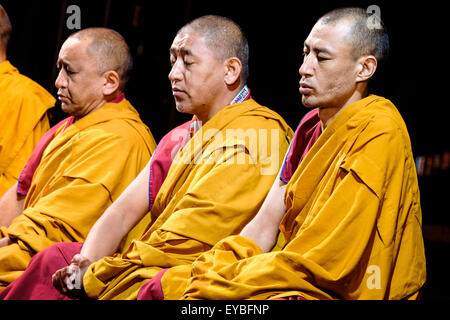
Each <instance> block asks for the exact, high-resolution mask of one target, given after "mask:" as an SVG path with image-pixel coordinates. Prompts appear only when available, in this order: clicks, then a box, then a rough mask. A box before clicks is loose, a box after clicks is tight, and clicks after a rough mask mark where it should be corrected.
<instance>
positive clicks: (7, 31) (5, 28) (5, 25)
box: [0, 5, 12, 51]
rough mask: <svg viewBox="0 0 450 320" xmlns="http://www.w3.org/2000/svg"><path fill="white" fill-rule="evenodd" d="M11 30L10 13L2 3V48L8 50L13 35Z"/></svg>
mask: <svg viewBox="0 0 450 320" xmlns="http://www.w3.org/2000/svg"><path fill="white" fill-rule="evenodd" d="M11 31H12V27H11V22H10V21H9V17H8V14H7V13H6V11H5V9H3V7H2V5H0V50H3V51H6V48H7V47H8V43H9V39H10V37H11Z"/></svg>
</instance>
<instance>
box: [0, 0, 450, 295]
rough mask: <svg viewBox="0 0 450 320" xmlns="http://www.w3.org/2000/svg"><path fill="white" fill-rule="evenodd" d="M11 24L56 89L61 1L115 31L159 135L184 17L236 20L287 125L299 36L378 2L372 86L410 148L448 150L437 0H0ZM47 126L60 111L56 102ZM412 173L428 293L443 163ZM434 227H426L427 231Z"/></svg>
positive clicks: (34, 65) (440, 252) (263, 94)
mask: <svg viewBox="0 0 450 320" xmlns="http://www.w3.org/2000/svg"><path fill="white" fill-rule="evenodd" d="M0 3H1V4H2V5H3V6H4V7H5V9H6V10H7V12H8V14H9V16H10V19H11V22H12V24H13V34H12V40H11V43H10V48H9V51H8V58H9V60H10V61H11V62H12V63H13V64H14V65H15V66H16V67H18V68H19V70H20V71H21V72H22V73H23V74H25V75H27V76H29V77H31V78H32V79H34V80H35V81H37V82H38V83H40V84H41V85H42V86H43V87H45V88H46V89H47V90H49V92H51V93H52V94H53V95H54V96H56V90H55V87H54V81H55V78H56V75H57V72H56V67H55V61H56V57H57V54H58V51H59V48H60V46H61V44H62V42H63V41H64V39H65V38H67V36H68V35H69V34H70V33H72V32H73V31H74V30H69V29H68V28H67V27H66V21H67V18H68V17H69V16H70V14H68V13H66V8H67V7H68V6H69V5H72V4H75V5H78V6H79V7H80V9H81V27H82V28H86V27H91V26H106V27H110V28H113V29H115V30H117V31H119V32H120V33H121V34H122V35H123V36H124V37H125V39H126V40H127V42H128V44H129V45H130V47H131V49H132V53H133V56H134V66H135V68H134V71H133V75H132V79H131V81H130V83H129V86H128V88H127V91H126V96H127V98H128V99H129V100H130V101H131V102H132V104H133V105H134V106H135V107H136V109H138V111H139V112H140V114H141V117H142V119H143V121H144V122H145V123H146V124H147V125H148V126H149V127H150V128H151V130H152V133H153V135H154V136H155V139H156V140H157V141H159V139H160V138H161V137H162V136H163V135H164V134H165V133H166V132H168V131H169V130H170V129H171V128H173V127H175V126H176V125H178V124H180V123H181V122H183V121H185V120H187V119H189V118H190V116H188V115H183V114H179V113H177V112H176V110H175V107H174V103H173V98H172V96H171V91H170V85H169V81H168V79H167V75H168V73H169V70H170V65H169V54H168V50H169V47H170V44H171V42H172V40H173V37H174V35H175V33H176V31H177V30H178V29H179V28H180V27H181V26H182V25H183V24H184V23H186V22H187V21H189V20H191V19H193V18H195V17H198V16H201V15H204V14H219V15H224V16H227V17H229V18H231V19H233V20H235V21H236V22H237V23H238V24H239V25H240V26H241V27H242V29H243V30H244V32H245V34H246V35H247V38H248V40H249V45H250V78H249V81H248V84H249V87H250V89H251V90H252V95H253V97H254V98H255V99H256V100H257V101H258V102H259V103H261V104H263V105H266V106H268V107H270V108H272V109H274V110H275V111H277V112H278V113H280V114H281V115H282V116H283V117H284V118H285V119H286V121H287V122H288V124H289V125H290V126H291V127H292V128H293V129H295V128H296V126H297V124H298V123H299V121H300V119H301V117H302V116H303V115H304V114H305V113H306V111H307V110H306V108H304V107H303V106H302V105H301V96H300V94H299V92H298V81H299V74H298V69H299V67H300V65H301V60H302V56H301V53H302V47H303V41H304V40H305V39H306V37H307V35H308V33H309V31H310V29H311V27H312V26H313V24H314V23H315V21H316V20H317V18H318V17H320V16H321V15H322V14H324V13H325V12H327V11H329V10H331V9H333V8H336V7H342V6H353V5H356V6H360V7H363V8H367V7H368V6H369V5H378V6H379V8H380V10H381V18H382V19H383V20H384V22H385V24H386V26H387V28H388V31H389V34H390V39H391V57H390V60H389V63H388V65H387V67H388V70H387V72H386V74H383V77H382V79H380V80H382V81H381V82H380V84H379V85H378V86H377V87H376V90H375V91H374V92H373V93H376V94H379V95H382V96H385V97H387V98H389V99H390V100H391V101H393V102H394V104H395V105H396V106H397V108H398V109H399V111H400V113H401V114H402V116H403V117H404V119H405V122H406V124H407V126H408V129H409V133H410V136H411V141H412V146H413V152H414V155H415V156H416V157H417V156H428V157H429V158H430V157H432V156H436V155H439V156H440V155H442V154H444V152H448V151H449V135H448V133H447V127H448V125H447V122H448V108H449V107H450V106H449V105H448V102H447V101H446V100H445V97H446V94H447V90H448V89H447V86H448V83H449V81H448V80H447V76H448V71H449V68H448V64H449V60H450V58H449V50H448V49H447V46H446V42H447V39H448V35H447V33H448V31H449V28H448V26H447V23H448V19H447V16H448V13H447V12H446V11H445V9H444V7H443V6H442V4H441V3H440V2H437V1H434V2H433V1H426V2H409V1H408V2H401V1H395V2H394V1H391V2H387V1H377V0H373V1H306V0H305V1H298V0H295V1H293V0H290V1H282V0H277V1H243V0H241V1H235V0H229V1H213V0H209V1H200V0H174V1H144V0H142V1H139V0H129V1H121V0H95V1H93V0H78V1H75V0H61V1H56V0H49V1H33V0H0ZM51 115H52V120H51V121H52V123H56V122H57V121H59V120H60V119H62V118H63V117H65V115H64V114H63V113H62V112H61V111H60V108H59V103H57V106H56V108H53V109H52V111H51ZM444 169H445V170H441V169H439V168H438V169H437V170H434V171H433V173H435V174H430V175H429V176H427V177H425V176H424V177H421V178H420V179H421V181H420V183H421V193H422V208H423V212H424V213H423V215H424V223H425V224H427V223H428V224H430V225H433V226H435V225H440V226H442V227H443V228H444V229H442V230H444V231H441V233H442V232H443V237H441V238H439V239H437V240H436V239H434V238H433V240H432V241H431V240H430V241H428V240H427V258H428V261H427V263H428V264H429V266H428V273H429V276H428V279H429V284H428V286H429V287H430V288H434V289H436V290H437V291H436V290H434V291H433V294H430V295H433V296H438V297H442V296H445V295H446V291H445V288H448V282H449V281H448V277H447V276H445V272H446V270H445V269H444V267H443V266H441V262H442V261H441V260H439V259H442V257H443V256H445V255H448V253H449V251H448V249H449V237H450V234H449V233H448V232H447V230H448V229H446V228H447V227H448V226H449V225H450V223H449V220H450V219H449V217H448V214H449V213H450V212H449V209H448V205H447V204H446V201H445V197H446V196H448V190H449V187H448V168H447V169H446V168H444ZM433 230H434V229H433ZM430 291H431V290H430Z"/></svg>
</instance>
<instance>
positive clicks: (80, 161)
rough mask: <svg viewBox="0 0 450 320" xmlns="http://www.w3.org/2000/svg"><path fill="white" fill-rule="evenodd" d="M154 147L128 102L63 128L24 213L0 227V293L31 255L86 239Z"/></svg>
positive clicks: (51, 145)
mask: <svg viewBox="0 0 450 320" xmlns="http://www.w3.org/2000/svg"><path fill="white" fill-rule="evenodd" d="M155 147H156V143H155V141H154V139H153V137H152V135H151V133H150V130H149V129H148V128H147V126H146V125H145V124H144V123H143V122H142V121H141V119H140V118H139V114H138V113H137V111H136V110H135V109H134V108H133V107H132V106H131V104H130V103H129V102H128V101H127V100H125V99H124V100H122V101H121V102H119V103H106V104H105V105H103V106H102V107H101V108H100V109H98V110H95V111H94V112H92V113H90V114H88V115H87V116H85V117H83V118H82V119H80V120H78V121H77V122H75V123H74V124H72V125H71V126H69V127H68V128H67V129H65V130H61V131H60V132H59V133H58V134H57V135H56V136H55V138H54V139H53V140H52V141H51V142H50V143H49V145H48V146H47V148H46V149H45V151H44V153H43V155H42V159H41V162H40V164H39V166H38V167H37V169H36V171H35V173H34V176H33V179H32V184H31V187H30V190H29V192H28V194H27V196H26V198H25V203H24V209H23V212H22V214H21V215H20V216H18V217H17V218H15V219H14V220H13V221H12V223H11V225H10V226H9V227H7V228H6V227H2V228H0V233H1V236H9V237H10V238H11V239H12V241H13V244H11V245H9V246H7V247H3V248H0V289H1V287H4V286H6V285H7V284H8V283H10V282H12V281H13V280H14V279H16V278H17V277H18V276H20V274H22V272H23V271H24V269H25V268H26V267H27V265H28V263H29V261H30V259H31V257H32V256H33V255H34V254H35V253H37V252H39V251H41V250H43V249H45V248H47V247H49V246H50V245H51V244H53V243H56V242H62V241H69V242H70V241H77V242H81V241H84V240H85V238H86V236H87V234H88V232H89V230H90V229H91V227H92V225H93V224H94V223H95V221H96V220H97V219H98V218H99V217H100V216H101V214H103V212H104V211H105V210H106V208H107V207H108V206H110V205H111V203H112V202H113V201H114V200H115V199H117V198H118V196H119V195H120V194H121V193H122V191H123V190H124V189H125V188H126V187H127V186H128V184H130V183H131V182H132V181H133V180H134V178H135V177H136V176H137V175H138V174H139V172H140V171H141V170H142V169H143V168H144V167H145V165H146V164H147V162H148V160H149V159H150V156H151V154H152V153H153V151H154V149H155Z"/></svg>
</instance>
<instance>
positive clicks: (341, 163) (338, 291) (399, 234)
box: [167, 95, 426, 299]
mask: <svg viewBox="0 0 450 320" xmlns="http://www.w3.org/2000/svg"><path fill="white" fill-rule="evenodd" d="M285 202H286V208H287V211H286V214H285V216H284V218H283V220H282V222H281V225H280V230H281V231H282V232H283V234H284V236H285V238H286V242H287V244H286V246H285V247H284V248H283V249H282V250H281V251H277V252H269V253H262V252H261V250H260V248H259V247H258V246H257V245H256V244H255V243H254V242H253V241H251V240H250V239H247V238H244V237H242V236H232V237H228V238H225V239H224V240H222V241H220V242H219V243H218V244H216V246H214V247H213V249H212V250H210V251H208V252H207V253H205V254H203V255H201V256H200V257H199V258H198V259H197V260H196V261H195V262H194V263H193V266H192V271H191V278H190V279H189V283H188V286H187V288H186V290H185V292H184V295H183V298H185V299H276V298H282V297H290V296H297V297H302V298H306V299H409V298H415V297H416V296H417V293H418V291H419V290H420V288H421V287H422V285H423V284H424V282H425V277H426V269H425V254H424V245H423V237H422V230H421V223H422V217H421V208H420V195H419V189H418V183H417V175H416V170H415V165H414V159H413V157H412V152H411V146H410V141H409V135H408V133H407V130H406V126H405V124H404V122H403V120H402V119H401V116H400V114H399V113H398V111H397V110H396V108H395V107H394V105H393V104H392V103H391V102H390V101H388V100H386V99H384V98H381V97H377V96H373V95H371V96H369V97H367V98H365V99H362V100H360V101H358V102H356V103H355V104H353V105H351V106H349V107H347V108H346V109H344V110H343V111H342V112H341V113H340V114H338V115H337V117H336V118H335V119H334V120H333V121H332V122H331V123H330V125H329V126H328V127H327V128H326V129H325V130H324V131H323V133H322V135H321V136H320V137H319V139H318V140H317V141H316V143H315V144H314V145H313V147H312V148H311V150H310V151H309V152H308V154H306V156H305V158H304V159H303V161H302V162H301V163H300V165H299V167H298V168H297V170H296V171H295V173H294V175H293V177H292V178H291V180H290V182H289V183H288V185H287V187H286V197H285ZM167 285H170V284H167Z"/></svg>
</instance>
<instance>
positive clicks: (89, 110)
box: [73, 99, 108, 121]
mask: <svg viewBox="0 0 450 320" xmlns="http://www.w3.org/2000/svg"><path fill="white" fill-rule="evenodd" d="M107 102H108V101H106V100H105V99H102V100H101V101H99V103H98V104H95V105H93V106H91V107H89V108H87V109H86V110H85V112H84V113H83V114H82V115H73V116H74V117H75V121H78V120H80V119H81V118H84V117H86V116H87V115H88V114H90V113H92V112H94V111H95V110H98V109H100V108H101V107H102V106H103V105H104V104H105V103H107Z"/></svg>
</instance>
